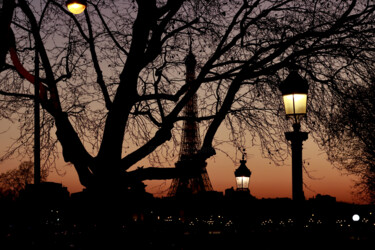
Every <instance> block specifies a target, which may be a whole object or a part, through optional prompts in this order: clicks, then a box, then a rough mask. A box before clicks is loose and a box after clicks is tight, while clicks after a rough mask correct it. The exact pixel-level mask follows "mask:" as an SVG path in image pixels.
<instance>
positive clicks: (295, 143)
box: [280, 70, 309, 201]
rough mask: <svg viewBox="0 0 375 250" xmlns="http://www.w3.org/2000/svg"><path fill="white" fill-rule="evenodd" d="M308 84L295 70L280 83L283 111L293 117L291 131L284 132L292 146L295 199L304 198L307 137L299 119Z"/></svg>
mask: <svg viewBox="0 0 375 250" xmlns="http://www.w3.org/2000/svg"><path fill="white" fill-rule="evenodd" d="M308 88H309V85H308V83H307V80H306V79H304V78H302V77H301V76H300V75H299V74H298V72H297V71H296V70H292V71H291V72H290V74H289V75H288V77H287V78H286V79H285V80H284V81H283V82H282V83H281V84H280V90H281V93H282V96H283V101H284V106H285V113H286V116H287V117H288V118H292V119H293V131H292V132H286V133H285V137H286V139H287V140H288V141H290V142H291V146H292V198H293V200H295V201H303V200H305V195H304V193H303V179H302V144H303V141H306V140H307V138H308V133H307V132H301V131H300V128H301V125H300V121H301V119H302V117H303V116H305V115H306V104H307V92H308Z"/></svg>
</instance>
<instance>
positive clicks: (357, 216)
mask: <svg viewBox="0 0 375 250" xmlns="http://www.w3.org/2000/svg"><path fill="white" fill-rule="evenodd" d="M352 219H353V221H359V219H360V217H359V215H358V214H354V215H353V217H352Z"/></svg>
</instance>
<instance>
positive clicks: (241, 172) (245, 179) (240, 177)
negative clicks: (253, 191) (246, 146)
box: [234, 153, 251, 192]
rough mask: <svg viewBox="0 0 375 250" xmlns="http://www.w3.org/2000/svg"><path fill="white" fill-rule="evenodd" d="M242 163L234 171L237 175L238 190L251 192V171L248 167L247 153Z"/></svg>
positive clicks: (243, 156)
mask: <svg viewBox="0 0 375 250" xmlns="http://www.w3.org/2000/svg"><path fill="white" fill-rule="evenodd" d="M240 163H241V165H240V166H239V167H238V168H237V169H236V171H234V176H235V177H236V183H237V191H245V192H250V190H249V183H250V175H251V171H250V170H249V169H248V168H247V167H246V165H245V163H246V160H245V153H243V155H242V160H241V161H240Z"/></svg>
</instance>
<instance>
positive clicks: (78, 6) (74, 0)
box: [66, 0, 87, 14]
mask: <svg viewBox="0 0 375 250" xmlns="http://www.w3.org/2000/svg"><path fill="white" fill-rule="evenodd" d="M66 7H67V8H68V10H69V11H70V12H72V13H73V14H81V13H82V12H83V11H84V10H85V9H86V7H87V2H86V0H68V1H66Z"/></svg>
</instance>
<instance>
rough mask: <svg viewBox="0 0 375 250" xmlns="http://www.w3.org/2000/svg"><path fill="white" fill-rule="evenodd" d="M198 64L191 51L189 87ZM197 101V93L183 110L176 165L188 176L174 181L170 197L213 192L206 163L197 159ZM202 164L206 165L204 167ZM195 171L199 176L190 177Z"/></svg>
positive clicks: (187, 67) (187, 63)
mask: <svg viewBox="0 0 375 250" xmlns="http://www.w3.org/2000/svg"><path fill="white" fill-rule="evenodd" d="M196 63H197V61H196V59H195V56H194V54H193V53H192V52H191V50H190V52H189V54H188V55H187V57H186V59H185V65H186V83H187V85H189V84H190V83H192V81H194V80H195V66H196ZM197 99H198V97H197V94H196V93H195V94H194V95H193V97H192V98H191V99H190V100H189V101H188V103H187V104H186V106H185V107H184V109H183V115H184V117H185V118H186V119H185V120H184V123H183V131H182V138H181V147H180V153H179V159H178V161H177V162H176V163H175V166H176V168H180V170H181V171H182V172H184V173H186V175H184V176H180V177H179V178H175V179H173V180H172V183H171V186H170V188H169V190H168V196H170V197H171V196H177V195H180V194H197V193H200V192H206V191H212V190H213V189H212V185H211V181H210V179H209V177H208V174H207V170H206V163H205V162H202V161H199V159H198V157H197V153H198V151H199V149H200V146H201V140H200V135H199V124H198V121H197V119H196V118H197V116H198V102H197ZM202 164H204V165H203V166H202ZM193 169H195V170H196V169H198V171H199V174H196V175H190V174H189V170H193Z"/></svg>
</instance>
